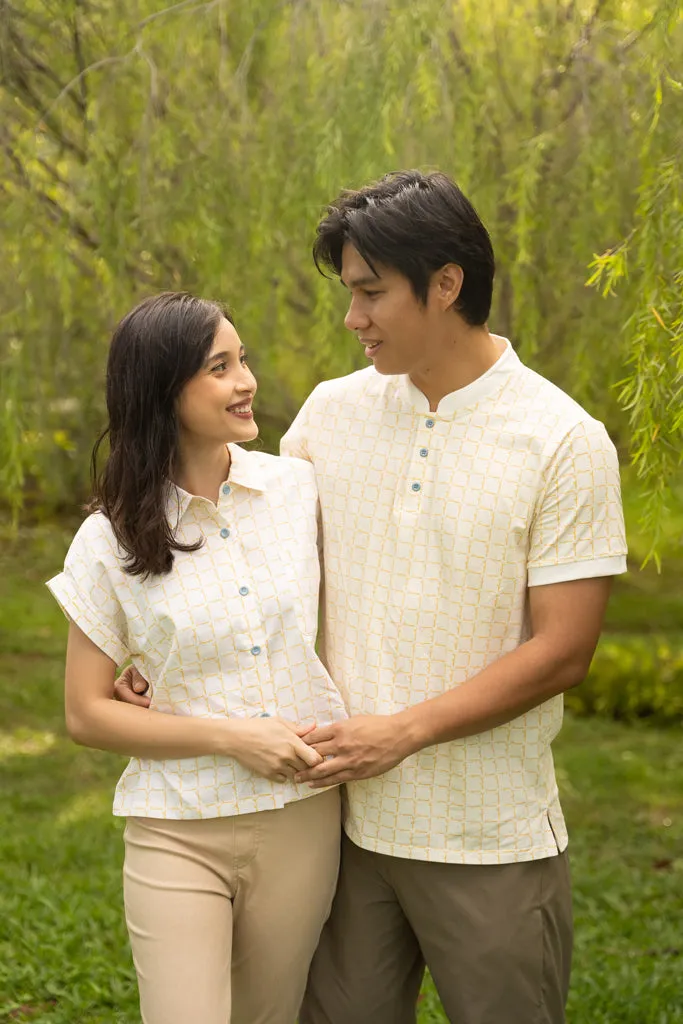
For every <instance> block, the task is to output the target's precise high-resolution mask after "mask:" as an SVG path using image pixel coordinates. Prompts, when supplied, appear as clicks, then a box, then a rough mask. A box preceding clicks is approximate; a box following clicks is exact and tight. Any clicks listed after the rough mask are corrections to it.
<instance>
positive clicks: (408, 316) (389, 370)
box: [341, 242, 443, 374]
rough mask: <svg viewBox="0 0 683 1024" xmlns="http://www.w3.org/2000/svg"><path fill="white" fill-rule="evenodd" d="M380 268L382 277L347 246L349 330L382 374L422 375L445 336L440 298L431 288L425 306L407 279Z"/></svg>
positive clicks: (344, 280) (345, 277)
mask: <svg viewBox="0 0 683 1024" xmlns="http://www.w3.org/2000/svg"><path fill="white" fill-rule="evenodd" d="M375 268H376V270H377V274H375V273H373V271H372V269H371V267H370V266H369V265H368V264H367V263H366V261H365V260H364V259H363V257H362V256H361V254H360V253H359V252H358V250H357V249H356V248H355V246H353V245H352V244H351V243H350V242H346V244H345V245H344V248H343V250H342V268H341V280H342V284H344V285H345V286H346V288H348V290H349V292H350V293H351V303H350V305H349V310H348V312H347V314H346V317H345V318H344V324H345V326H346V327H348V329H349V330H350V331H353V332H354V333H355V334H356V335H357V337H358V340H359V341H360V342H361V344H362V345H363V347H364V349H365V354H366V356H367V357H368V358H369V359H371V360H372V362H373V363H374V366H375V369H376V370H377V372H378V373H384V374H401V373H409V374H415V373H419V371H420V370H421V369H422V368H423V366H424V365H425V363H429V362H430V361H431V359H432V358H433V357H434V356H435V355H436V351H437V348H438V344H439V335H440V333H442V332H443V313H442V310H441V308H440V306H439V303H438V297H437V296H436V295H434V294H433V289H432V288H431V287H430V290H429V294H428V297H427V302H426V304H425V305H422V303H420V302H419V301H418V299H417V298H416V297H415V293H414V292H413V288H412V285H411V283H410V281H409V280H408V278H407V277H405V276H404V275H403V274H401V273H399V271H397V270H393V269H392V268H390V267H385V266H382V265H381V264H380V265H378V264H375ZM378 275H379V276H378Z"/></svg>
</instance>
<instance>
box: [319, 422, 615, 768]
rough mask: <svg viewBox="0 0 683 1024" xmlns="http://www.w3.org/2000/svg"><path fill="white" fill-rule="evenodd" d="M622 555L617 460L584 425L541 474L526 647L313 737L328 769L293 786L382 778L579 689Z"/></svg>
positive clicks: (595, 427) (595, 429) (599, 431)
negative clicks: (459, 679) (437, 748)
mask: <svg viewBox="0 0 683 1024" xmlns="http://www.w3.org/2000/svg"><path fill="white" fill-rule="evenodd" d="M625 551H626V543H625V536H624V526H623V515H622V511H621V496H620V488H619V467H618V462H617V457H616V452H615V450H614V446H613V445H612V442H611V441H610V440H609V437H608V436H607V433H606V431H605V429H604V427H603V426H602V424H600V423H597V422H596V421H595V420H590V421H588V422H587V423H586V422H582V423H580V424H577V427H576V429H575V430H574V431H572V432H570V434H569V435H568V436H567V438H565V439H564V441H563V443H562V445H561V446H560V447H559V449H558V451H557V453H556V456H555V458H554V460H553V462H552V465H551V466H550V467H549V470H548V483H547V486H546V489H545V492H544V494H543V495H542V499H541V502H540V505H539V511H538V514H537V516H536V517H535V520H534V524H533V526H532V531H531V536H530V546H529V558H528V569H527V571H528V583H529V586H528V591H527V593H528V602H529V616H530V624H531V637H530V639H529V640H527V641H525V642H524V643H522V644H520V646H519V647H517V648H516V649H515V650H514V651H511V652H509V653H508V654H505V655H503V656H502V657H501V658H499V659H498V660H497V661H495V662H492V663H491V664H490V665H488V666H487V667H486V668H484V669H483V670H482V671H480V672H478V673H477V674H476V675H474V676H472V677H471V678H470V679H468V680H466V681H465V682H464V683H462V684H460V685H459V686H456V687H454V688H453V689H451V690H448V691H446V692H445V693H443V694H441V695H439V696H438V697H434V698H432V699H430V700H427V701H424V702H423V703H420V704H416V705H414V706H413V707H409V708H406V709H405V710H403V711H400V712H397V713H396V714H394V715H359V716H356V717H352V718H350V719H348V720H347V721H345V722H339V723H336V724H334V725H331V726H329V727H326V728H321V729H317V730H315V731H314V732H312V733H311V734H310V735H309V736H307V742H309V743H312V744H313V745H314V746H315V747H316V749H317V750H318V752H319V753H320V754H322V755H323V756H324V757H325V758H326V760H325V761H324V762H323V763H322V764H321V765H319V766H318V767H317V768H315V769H313V770H312V771H310V772H305V773H303V774H302V776H300V777H299V778H300V781H310V782H311V783H312V784H313V785H315V786H324V785H333V784H336V783H339V782H351V781H353V780H355V779H364V778H372V777H373V776H375V775H381V774H382V773H384V772H386V771H388V770H389V769H390V768H393V767H394V766H395V765H397V764H398V763H399V762H400V761H402V760H403V759H404V758H405V757H408V756H409V755H410V754H413V753H416V752H417V751H418V750H421V749H422V748H423V747H428V746H432V745H433V744H436V743H445V742H448V741H449V740H458V739H463V738H464V737H466V736H471V735H474V734H475V733H481V732H486V731H488V730H490V729H494V728H496V726H499V725H503V724H505V723H506V722H509V721H511V720H512V719H514V718H517V717H518V716H519V715H522V714H524V713H525V712H526V711H529V710H531V709H532V708H534V707H536V706H537V705H538V704H542V703H543V702H544V701H546V700H549V699H550V698H551V697H554V696H556V695H557V694H560V693H563V692H564V691H565V690H568V689H570V688H571V687H572V686H576V685H578V684H579V683H580V682H581V681H582V680H583V679H584V678H585V676H586V673H587V671H588V668H589V666H590V662H591V658H592V657H593V653H594V651H595V647H596V644H597V642H598V638H599V636H600V630H601V628H602V621H603V617H604V613H605V608H606V606H607V600H608V597H609V590H610V582H611V577H612V576H613V575H614V574H616V573H619V572H623V571H624V570H625V565H626V563H625Z"/></svg>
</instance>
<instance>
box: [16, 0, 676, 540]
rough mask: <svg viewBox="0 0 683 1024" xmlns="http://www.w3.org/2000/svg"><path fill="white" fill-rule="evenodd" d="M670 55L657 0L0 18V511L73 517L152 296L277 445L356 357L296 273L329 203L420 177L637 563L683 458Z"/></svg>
mask: <svg viewBox="0 0 683 1024" xmlns="http://www.w3.org/2000/svg"><path fill="white" fill-rule="evenodd" d="M682 58H683V25H682V21H681V16H680V9H679V5H678V3H676V2H675V0H658V2H655V3H653V4H649V5H642V4H638V3H636V2H635V0H607V2H605V0H593V2H591V3H589V2H582V3H574V2H570V0H550V2H548V3H543V4H531V3H529V2H528V0H527V2H522V0H515V2H514V3H510V2H509V0H492V2H491V3H488V4H481V3H478V2H475V0H464V2H462V3H458V4H444V3H443V2H442V0H411V2H410V3H409V2H408V0H345V2H342V0H299V2H296V3H295V2H293V0H290V2H284V3H277V4H273V3H269V2H267V0H251V2H250V3H248V4H245V3H240V2H238V0H213V2H200V0H184V2H183V3H176V4H172V5H170V6H169V7H168V8H167V9H165V8H162V7H160V5H159V4H158V3H157V2H155V0H122V2H120V3H117V4H99V5H96V4H93V3H90V2H89V0H64V2H62V3H60V4H59V6H58V7H55V5H54V4H53V3H52V2H49V0H26V2H24V3H22V4H21V5H19V4H14V3H9V2H8V0H0V125H1V126H2V127H1V128H0V218H1V219H2V224H3V259H4V269H5V273H4V274H2V275H0V309H1V310H2V313H1V314H0V370H1V371H2V379H3V384H2V392H1V393H0V455H1V456H2V464H3V466H4V467H5V469H4V471H3V475H2V478H1V479H0V487H1V488H2V494H3V495H4V498H5V501H9V502H10V503H13V504H14V505H15V507H17V506H18V503H19V502H20V501H21V500H23V499H26V500H28V501H29V502H30V503H31V505H32V506H33V507H34V508H36V507H38V508H40V507H45V508H47V509H54V508H55V507H60V506H63V505H67V506H69V507H73V506H74V505H75V504H76V503H77V502H78V501H80V500H82V498H83V497H84V496H85V492H86V489H87V484H86V471H87V452H88V450H89V447H90V445H91V444H92V441H93V439H94V437H95V436H96V435H97V433H98V432H99V429H100V428H101V425H102V421H103V415H104V411H103V366H104V359H105V352H106V343H107V338H108V335H109V333H110V330H111V327H112V326H113V324H114V323H115V321H116V320H117V319H118V317H119V316H120V315H121V314H122V313H123V312H125V311H126V309H127V308H128V307H129V306H130V305H132V303H133V302H135V301H136V300H137V299H139V298H140V297H141V296H142V295H144V294H148V293H150V292H152V291H156V290H160V289H162V288H188V289H190V290H195V291H198V292H200V293H202V294H205V295H214V296H218V297H221V298H225V299H227V300H228V301H230V302H231V303H232V304H233V307H234V310H235V313H236V316H237V320H238V324H239V327H240V330H241V333H242V335H243V337H244V340H245V341H246V342H247V344H248V345H249V346H250V347H251V349H252V352H253V362H254V365H255V368H256V371H257V374H258V376H259V380H260V385H261V391H260V396H259V401H258V412H259V422H260V424H261V427H262V436H263V438H264V443H265V444H266V446H267V447H268V448H269V449H271V450H273V449H274V448H275V447H276V444H277V440H278V438H279V435H280V434H281V433H282V431H283V429H284V428H285V427H286V426H287V424H288V423H289V422H290V420H291V418H292V416H293V415H294V413H295V412H296V410H297V408H298V406H299V404H300V402H301V401H302V399H303V398H304V397H305V395H306V393H307V392H308V391H309V390H310V389H311V387H312V386H313V385H314V384H315V383H316V382H317V381H318V380H319V379H321V378H323V377H326V376H331V375H336V374H341V373H346V372H348V371H349V370H351V369H354V368H355V367H356V366H358V365H360V363H361V362H362V357H361V356H360V355H359V351H358V347H357V346H355V345H353V344H352V343H350V342H349V341H348V340H345V339H344V330H343V328H342V313H343V307H344V302H343V297H342V293H341V289H338V288H337V287H336V286H335V285H333V284H330V283H329V282H327V281H325V280H323V279H321V278H320V277H319V276H318V275H317V273H316V272H315V270H314V268H313V267H312V263H311V260H310V256H309V246H310V242H311V240H312V235H313V231H314V227H315V223H316V221H317V218H318V216H319V214H320V212H321V210H322V209H323V208H324V206H325V203H326V202H328V201H329V200H330V199H331V198H332V197H333V196H334V195H335V194H336V193H337V192H338V191H339V189H340V188H341V187H343V186H356V185H359V184H361V183H363V182H365V181H367V180H370V179H372V178H374V177H377V176H379V175H380V174H382V173H384V172H386V171H387V170H391V169H394V168H396V167H399V166H415V165H418V166H421V167H425V168H429V167H435V166H437V167H440V168H442V169H443V170H445V171H447V172H449V173H451V174H452V175H453V176H454V177H455V178H456V180H458V181H459V183H460V184H461V185H462V187H463V188H464V189H465V190H466V191H467V192H468V193H469V194H470V195H471V196H472V198H473V199H474V201H475V203H476V205H477V207H478V209H479V210H480V212H481V214H482V216H483V218H484V220H485V221H486V223H487V225H488V226H489V227H490V230H491V234H492V237H493V241H494V245H495V248H496V252H497V254H498V264H499V270H498V284H497V292H496V301H495V308H494V312H493V315H492V319H491V326H492V328H493V329H495V330H498V331H500V332H502V333H507V334H508V335H510V336H511V337H512V339H513V341H514V342H515V344H516V345H517V346H518V348H519V349H520V351H521V353H522V355H523V356H524V357H525V358H526V359H527V360H529V361H531V362H532V363H533V364H534V365H535V366H537V367H538V368H539V369H540V370H541V372H544V373H546V374H547V375H548V376H550V377H551V378H552V379H554V380H556V381H557V382H558V383H559V384H560V385H561V386H563V387H565V388H566V389H567V390H569V391H571V392H572V393H573V394H575V395H576V397H577V398H578V399H579V400H580V401H582V402H584V404H586V405H587V406H588V408H589V409H590V410H591V411H593V412H594V413H595V414H596V415H597V416H599V417H600V418H601V419H603V420H605V421H606V422H607V424H608V426H609V428H610V430H611V431H612V433H613V436H615V438H616V440H617V442H618V444H619V445H620V447H621V448H622V449H623V450H624V451H630V453H631V457H632V458H633V459H634V461H635V464H636V467H637V470H638V474H639V481H640V483H639V486H640V488H641V490H642V492H643V494H644V495H645V497H646V503H645V506H644V515H645V528H646V530H647V534H648V537H649V543H650V547H651V546H652V544H655V545H656V544H657V543H658V540H659V533H660V526H661V521H662V515H663V513H664V510H665V506H666V504H667V502H668V501H670V494H671V490H670V484H671V482H672V480H673V478H674V476H675V473H676V470H677V468H678V466H679V464H680V453H681V447H682V446H681V435H682V434H683V431H681V426H682V425H683V424H682V422H681V412H680V409H681V402H680V397H681V394H680V388H681V361H682V356H681V282H682V279H681V276H680V275H681V273H683V260H682V259H681V246H682V244H683V242H682V239H683V230H681V229H682V227H683V213H682V205H681V187H682V186H681V174H680V166H681V159H680V157H681V152H680V147H681V133H680V124H681V123H682V122H683V88H682V87H681V82H680V80H679V78H680V76H679V69H680V67H681V63H682ZM594 253H602V255H598V256H593V254H594ZM591 259H593V264H592V268H591V270H592V278H591V281H592V283H593V285H594V286H595V287H593V288H586V279H587V277H588V273H589V272H588V270H587V268H588V265H589V264H590V263H591ZM600 292H604V293H606V295H607V297H606V298H603V297H602V295H601V294H600Z"/></svg>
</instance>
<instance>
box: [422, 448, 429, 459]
mask: <svg viewBox="0 0 683 1024" xmlns="http://www.w3.org/2000/svg"><path fill="white" fill-rule="evenodd" d="M420 455H421V456H422V458H423V459H426V458H427V456H428V455H429V452H428V451H427V449H426V448H420Z"/></svg>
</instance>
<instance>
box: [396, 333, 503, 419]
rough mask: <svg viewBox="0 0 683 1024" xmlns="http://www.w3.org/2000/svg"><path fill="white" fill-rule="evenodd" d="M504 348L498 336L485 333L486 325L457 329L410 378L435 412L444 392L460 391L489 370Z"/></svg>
mask: <svg viewBox="0 0 683 1024" xmlns="http://www.w3.org/2000/svg"><path fill="white" fill-rule="evenodd" d="M504 351H505V344H504V342H503V341H502V339H501V338H498V337H496V336H495V335H492V334H490V333H489V330H488V328H487V327H486V326H483V327H468V326H466V325H465V326H463V327H462V328H460V329H459V330H458V332H457V334H456V335H455V336H452V337H450V338H448V339H447V340H444V342H443V343H442V344H441V345H440V346H439V347H438V348H437V349H436V351H435V352H434V353H433V354H432V356H431V358H430V360H429V363H428V364H425V365H423V366H420V367H419V368H417V369H416V370H415V371H414V372H412V373H411V374H410V379H411V381H412V382H413V384H414V385H415V387H416V388H418V389H419V390H420V391H421V392H422V393H423V395H425V397H426V398H427V400H428V402H429V408H430V410H431V412H436V410H437V408H438V405H439V402H440V401H441V399H442V398H444V397H445V396H446V395H450V394H452V392H454V391H460V389H461V388H465V387H467V385H468V384H472V383H474V381H475V380H477V379H478V378H479V377H481V376H482V374H484V373H486V371H487V370H490V369H491V367H492V366H493V365H494V363H495V362H497V360H498V359H499V357H500V356H501V355H502V353H503V352H504Z"/></svg>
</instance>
